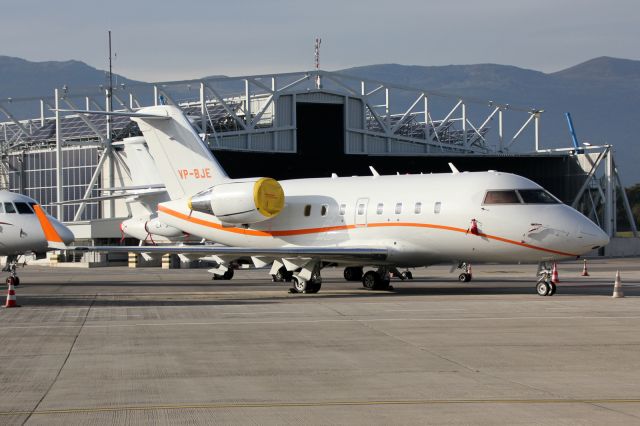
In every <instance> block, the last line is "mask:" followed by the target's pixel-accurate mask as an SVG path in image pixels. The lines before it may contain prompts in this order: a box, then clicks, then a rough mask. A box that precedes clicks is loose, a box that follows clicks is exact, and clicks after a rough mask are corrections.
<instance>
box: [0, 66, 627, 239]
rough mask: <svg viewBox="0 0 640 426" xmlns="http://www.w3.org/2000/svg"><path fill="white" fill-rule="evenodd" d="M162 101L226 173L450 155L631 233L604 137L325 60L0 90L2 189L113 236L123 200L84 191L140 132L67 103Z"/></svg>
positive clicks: (122, 174)
mask: <svg viewBox="0 0 640 426" xmlns="http://www.w3.org/2000/svg"><path fill="white" fill-rule="evenodd" d="M161 103H168V104H174V105H177V106H179V107H181V108H182V109H183V110H184V112H185V113H186V114H187V116H188V117H189V118H190V119H191V121H192V123H193V125H194V127H195V128H196V129H197V131H198V132H199V133H200V134H201V135H202V136H203V138H205V139H206V141H207V142H208V144H209V146H210V148H211V150H212V151H213V152H214V154H215V156H216V157H217V158H218V160H219V161H220V162H221V164H222V165H223V167H224V168H225V169H226V170H227V172H228V173H229V175H230V176H231V177H233V178H239V177H248V176H271V177H273V178H276V179H289V178H302V177H318V176H328V175H330V174H331V173H337V174H338V175H365V174H369V173H370V171H369V166H374V167H375V168H376V169H377V170H378V171H379V172H380V173H382V174H395V173H436V172H446V171H448V170H449V166H448V163H450V162H451V163H454V164H455V166H456V167H457V168H458V169H460V170H462V171H476V170H501V171H505V172H512V173H517V174H520V175H523V176H526V177H528V178H530V179H532V180H534V181H536V182H537V183H539V184H541V185H542V186H544V187H546V188H547V189H549V190H550V191H551V192H552V193H554V194H555V195H556V196H557V197H558V198H560V199H561V200H562V201H564V202H565V203H567V204H569V205H572V206H574V207H576V208H578V209H579V210H581V211H582V212H583V213H585V214H586V215H587V216H589V217H590V218H591V219H592V220H594V222H596V223H598V224H599V225H600V226H601V227H602V228H603V229H604V230H605V231H606V232H607V233H608V234H609V235H610V236H612V237H613V236H615V235H616V233H617V231H618V229H619V228H620V229H622V228H625V227H626V228H625V229H630V230H631V232H632V233H633V235H634V236H637V230H636V229H635V223H634V221H633V220H632V214H631V209H630V207H629V204H628V201H627V199H626V195H625V193H624V191H623V190H621V188H623V187H624V186H623V185H622V182H621V180H620V177H619V175H618V173H617V171H616V167H615V161H614V158H613V149H612V147H611V146H610V145H605V146H577V145H575V146H573V147H570V148H566V149H565V148H561V149H543V148H542V147H543V143H542V141H541V140H540V126H541V125H543V119H542V118H543V116H544V111H543V110H541V109H532V108H523V107H518V106H514V105H508V104H497V103H495V102H492V101H490V100H478V99H473V98H466V97H464V96H463V94H459V95H451V94H445V93H441V92H437V91H433V90H428V89H425V88H415V87H408V86H402V85H395V84H389V83H386V82H382V81H374V80H366V79H362V78H359V77H357V76H354V75H347V74H342V73H336V72H327V71H321V70H314V71H306V72H295V73H284V74H269V75H254V76H241V77H214V78H208V79H201V80H189V81H174V82H159V83H148V84H147V83H143V84H135V85H133V84H132V85H124V84H114V85H112V86H111V87H104V86H99V87H90V88H87V87H85V88H75V87H69V86H63V87H61V88H56V89H54V90H53V95H52V96H51V95H49V96H43V97H41V98H28V99H26V98H25V99H10V100H0V113H3V114H4V115H5V116H6V121H4V122H2V123H0V149H1V150H2V162H1V173H0V182H1V184H2V186H3V187H5V188H8V189H11V190H14V191H17V192H21V193H24V194H26V195H29V196H31V197H33V198H36V199H38V200H40V201H41V202H42V204H43V205H44V206H45V207H46V208H47V209H48V210H49V212H50V213H51V214H53V215H55V216H57V217H58V218H60V219H61V220H63V221H65V222H67V223H70V224H71V226H72V229H73V230H74V232H75V233H76V235H77V236H78V238H79V239H80V240H83V241H86V242H94V243H108V242H115V241H117V240H119V239H120V231H119V223H120V221H121V220H122V218H124V217H127V216H128V214H129V213H128V211H127V208H126V204H125V203H124V202H123V201H121V200H111V201H101V202H96V201H90V200H88V199H90V198H92V197H95V196H99V195H101V194H105V193H107V194H108V193H110V191H113V188H117V187H122V186H127V185H129V184H130V170H129V167H130V166H129V165H127V162H126V158H124V153H123V151H122V149H121V147H120V146H119V144H118V142H119V141H120V140H122V139H123V138H125V137H129V136H136V135H140V132H139V130H138V129H137V127H136V125H135V123H133V122H131V121H130V120H129V119H128V118H127V117H110V118H106V117H104V116H88V115H83V114H78V113H72V112H65V111H64V110H65V109H68V110H103V111H123V112H124V111H135V110H136V109H139V108H141V107H144V106H149V105H154V104H155V105H157V104H161ZM18 106H19V107H18ZM16 111H32V114H31V115H30V116H28V117H22V116H20V115H19V114H18V113H17V112H16ZM38 111H39V114H38ZM23 115H24V114H23ZM59 202H65V203H67V204H57V203H59ZM69 202H71V203H69ZM620 218H621V219H620ZM619 222H621V223H619Z"/></svg>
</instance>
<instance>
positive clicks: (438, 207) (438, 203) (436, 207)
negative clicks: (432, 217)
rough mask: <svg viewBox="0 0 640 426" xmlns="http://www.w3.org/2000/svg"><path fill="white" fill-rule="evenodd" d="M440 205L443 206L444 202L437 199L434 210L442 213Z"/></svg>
mask: <svg viewBox="0 0 640 426" xmlns="http://www.w3.org/2000/svg"><path fill="white" fill-rule="evenodd" d="M440 207H442V203H441V202H440V201H436V203H435V204H434V205H433V212H434V213H435V214H438V213H440Z"/></svg>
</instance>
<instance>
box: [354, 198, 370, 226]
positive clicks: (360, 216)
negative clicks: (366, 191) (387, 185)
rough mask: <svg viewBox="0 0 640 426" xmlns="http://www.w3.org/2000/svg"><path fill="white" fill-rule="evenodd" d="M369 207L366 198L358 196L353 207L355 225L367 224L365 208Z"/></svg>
mask: <svg viewBox="0 0 640 426" xmlns="http://www.w3.org/2000/svg"><path fill="white" fill-rule="evenodd" d="M368 207H369V199H368V198H358V201H356V208H355V215H356V217H355V221H354V222H355V224H356V226H367V210H368Z"/></svg>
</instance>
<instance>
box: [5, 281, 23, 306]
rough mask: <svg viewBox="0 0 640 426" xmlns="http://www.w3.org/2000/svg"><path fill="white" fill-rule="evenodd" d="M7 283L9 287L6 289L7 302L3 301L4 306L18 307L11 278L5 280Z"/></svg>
mask: <svg viewBox="0 0 640 426" xmlns="http://www.w3.org/2000/svg"><path fill="white" fill-rule="evenodd" d="M7 281H8V282H9V283H8V285H9V288H8V289H7V303H5V305H4V307H5V308H19V307H20V305H18V302H17V301H16V289H15V288H14V286H13V279H9V280H7Z"/></svg>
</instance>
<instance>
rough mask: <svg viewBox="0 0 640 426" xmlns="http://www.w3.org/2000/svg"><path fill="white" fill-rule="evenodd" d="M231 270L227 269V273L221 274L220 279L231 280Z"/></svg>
mask: <svg viewBox="0 0 640 426" xmlns="http://www.w3.org/2000/svg"><path fill="white" fill-rule="evenodd" d="M233 273H234V271H233V269H227V271H226V272H225V273H224V274H222V278H224V279H225V280H230V279H231V278H233Z"/></svg>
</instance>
